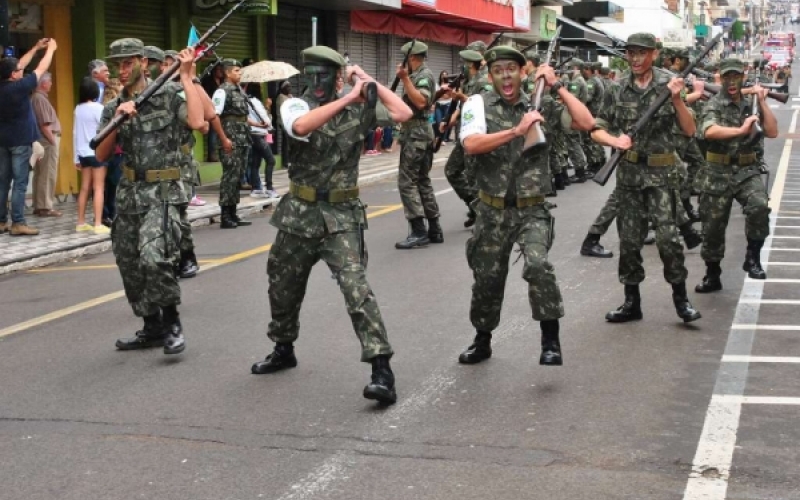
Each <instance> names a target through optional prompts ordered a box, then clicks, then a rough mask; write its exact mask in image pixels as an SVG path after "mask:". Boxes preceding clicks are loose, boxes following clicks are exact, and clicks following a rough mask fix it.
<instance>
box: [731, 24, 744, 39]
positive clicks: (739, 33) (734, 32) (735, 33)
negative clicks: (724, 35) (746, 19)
mask: <svg viewBox="0 0 800 500" xmlns="http://www.w3.org/2000/svg"><path fill="white" fill-rule="evenodd" d="M731 38H732V39H733V40H735V41H739V40H743V39H744V23H743V22H741V21H739V20H738V19H737V20H736V21H734V22H733V25H732V26H731Z"/></svg>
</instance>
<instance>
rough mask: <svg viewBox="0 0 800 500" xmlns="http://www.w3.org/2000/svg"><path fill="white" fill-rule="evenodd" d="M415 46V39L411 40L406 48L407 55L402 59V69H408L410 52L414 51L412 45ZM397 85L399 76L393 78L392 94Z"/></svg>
mask: <svg viewBox="0 0 800 500" xmlns="http://www.w3.org/2000/svg"><path fill="white" fill-rule="evenodd" d="M416 44H417V39H416V38H415V39H413V40H411V47H409V48H408V53H407V54H406V57H405V58H403V67H404V68H408V58H409V57H411V51H412V50H414V45H416ZM409 73H410V71H409ZM398 85H400V77H399V76H395V77H394V81H393V82H392V92H397V86H398Z"/></svg>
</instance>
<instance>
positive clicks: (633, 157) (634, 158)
mask: <svg viewBox="0 0 800 500" xmlns="http://www.w3.org/2000/svg"><path fill="white" fill-rule="evenodd" d="M623 158H625V159H626V160H627V161H629V162H631V163H647V166H648V167H672V166H674V165H675V155H674V154H673V153H669V154H658V155H645V154H639V153H638V152H636V151H626V152H625V155H624V156H623Z"/></svg>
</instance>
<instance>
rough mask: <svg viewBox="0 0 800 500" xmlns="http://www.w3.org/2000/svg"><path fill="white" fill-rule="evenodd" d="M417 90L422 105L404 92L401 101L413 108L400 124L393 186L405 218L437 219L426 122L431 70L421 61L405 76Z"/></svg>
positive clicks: (431, 93)
mask: <svg viewBox="0 0 800 500" xmlns="http://www.w3.org/2000/svg"><path fill="white" fill-rule="evenodd" d="M409 78H410V79H411V82H412V83H413V84H414V87H416V89H417V90H419V92H420V93H422V95H424V96H425V106H424V107H423V108H422V109H417V108H416V107H415V106H414V105H413V104H411V99H410V98H409V97H408V94H404V95H403V101H404V102H405V103H406V104H408V105H409V107H411V109H412V110H413V111H414V116H413V117H412V118H411V120H409V121H407V122H405V123H404V124H403V130H402V132H401V134H400V139H399V142H400V145H401V146H400V175H399V177H398V180H397V185H398V188H399V190H400V199H401V200H402V202H403V209H404V211H405V215H406V219H408V220H412V219H419V218H422V217H425V218H427V219H438V218H439V205H438V204H437V203H436V197H435V196H434V194H433V185H432V184H431V178H430V171H431V168H432V167H433V129H432V128H431V124H430V123H429V122H428V115H429V113H430V111H429V109H430V107H431V105H432V104H433V97H434V82H435V81H436V80H434V77H433V73H432V72H431V70H430V69H428V66H426V65H425V64H424V63H423V64H422V65H420V66H419V67H418V68H417V70H416V71H414V72H413V73H411V74H410V75H409Z"/></svg>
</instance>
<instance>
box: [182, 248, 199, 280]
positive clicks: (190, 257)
mask: <svg viewBox="0 0 800 500" xmlns="http://www.w3.org/2000/svg"><path fill="white" fill-rule="evenodd" d="M198 271H200V264H198V262H197V256H196V255H195V254H194V250H188V251H186V252H181V262H180V265H179V271H178V276H180V277H181V278H182V279H187V278H194V277H195V276H197V272H198Z"/></svg>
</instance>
